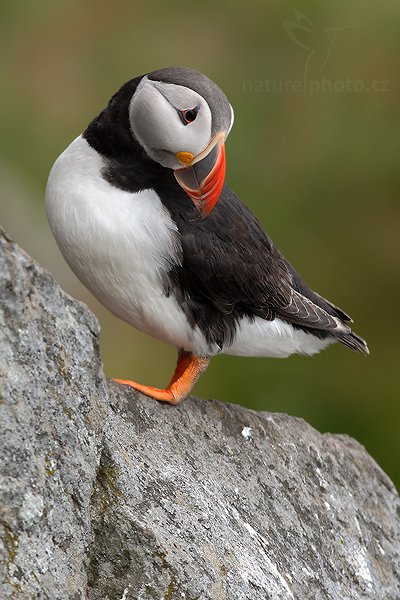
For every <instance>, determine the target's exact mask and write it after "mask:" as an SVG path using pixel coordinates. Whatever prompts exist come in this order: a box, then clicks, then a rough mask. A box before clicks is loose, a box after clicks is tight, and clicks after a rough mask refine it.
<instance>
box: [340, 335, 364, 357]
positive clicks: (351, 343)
mask: <svg viewBox="0 0 400 600" xmlns="http://www.w3.org/2000/svg"><path fill="white" fill-rule="evenodd" d="M335 338H336V339H337V340H338V341H339V342H341V343H342V344H344V345H345V346H347V347H348V348H351V349H352V350H356V351H357V352H362V353H363V354H369V349H368V346H367V342H366V341H365V340H363V339H362V337H360V336H359V335H357V334H356V333H354V332H353V331H351V332H350V333H338V334H336V335H335Z"/></svg>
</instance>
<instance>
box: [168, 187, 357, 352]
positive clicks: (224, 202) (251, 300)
mask: <svg viewBox="0 0 400 600" xmlns="http://www.w3.org/2000/svg"><path fill="white" fill-rule="evenodd" d="M166 204H167V207H168V209H169V210H170V211H171V213H172V216H173V219H174V221H175V222H176V224H177V226H178V230H179V233H180V238H181V243H182V248H183V260H182V264H181V265H179V266H177V267H174V268H173V270H172V271H171V273H170V283H172V284H173V285H170V286H169V288H168V289H169V290H170V291H172V290H174V291H175V293H177V295H178V300H179V301H180V303H181V305H182V306H183V308H184V310H185V311H186V314H187V316H188V317H189V318H190V320H191V322H192V323H193V324H196V325H198V326H199V327H200V328H201V330H202V331H203V332H204V333H205V335H206V337H207V339H208V340H209V341H210V342H216V343H218V344H220V345H222V344H223V343H224V342H225V343H226V342H228V343H229V339H230V338H231V337H232V335H233V334H234V331H235V328H236V324H237V321H238V319H239V318H241V317H242V316H243V315H247V316H249V317H250V318H254V317H255V316H260V317H262V318H264V319H268V320H272V319H274V318H275V317H276V316H279V317H280V318H282V319H284V320H286V321H287V322H289V323H292V324H293V325H295V326H297V327H299V328H302V329H304V330H306V331H312V332H313V333H315V334H317V335H320V336H321V337H325V336H326V335H334V336H335V337H338V338H339V337H342V336H344V337H345V338H346V337H347V336H348V335H349V334H351V330H350V328H349V327H348V325H346V323H345V321H349V320H350V318H349V317H348V315H346V313H344V312H343V311H342V310H341V309H339V308H337V307H335V306H334V305H333V304H331V303H330V302H328V301H327V300H325V299H324V298H322V297H321V296H319V295H318V294H316V293H315V292H313V291H312V290H311V289H310V288H309V287H308V286H307V285H306V284H305V282H304V281H303V280H302V279H301V277H300V276H299V275H298V274H297V273H296V271H295V270H294V269H293V267H292V266H291V265H290V263H289V262H288V261H287V260H286V259H285V258H284V257H283V255H282V254H281V253H280V252H279V250H278V249H277V248H276V247H275V246H274V244H273V243H272V241H271V239H270V238H269V237H268V235H267V234H266V233H265V231H264V230H263V228H262V227H261V225H260V223H259V222H258V221H257V219H256V218H255V216H254V215H253V214H252V213H251V211H250V210H249V209H248V208H247V207H246V206H245V205H244V204H242V203H241V202H240V200H239V199H238V198H237V196H236V195H235V194H234V193H233V192H232V191H231V190H230V189H229V188H228V187H227V186H225V187H224V189H223V192H222V194H221V196H220V198H219V200H218V202H217V204H216V206H215V208H214V210H213V211H212V212H211V214H210V215H209V216H208V217H207V218H206V219H201V218H200V217H199V216H198V214H197V212H196V210H195V209H194V208H193V207H192V206H190V204H189V203H188V201H187V197H186V195H185V196H184V197H183V198H182V197H181V196H180V197H179V198H178V199H177V196H176V195H175V202H174V203H171V202H166ZM167 287H168V286H167ZM176 290H178V292H176ZM221 317H223V318H221ZM342 341H343V340H342Z"/></svg>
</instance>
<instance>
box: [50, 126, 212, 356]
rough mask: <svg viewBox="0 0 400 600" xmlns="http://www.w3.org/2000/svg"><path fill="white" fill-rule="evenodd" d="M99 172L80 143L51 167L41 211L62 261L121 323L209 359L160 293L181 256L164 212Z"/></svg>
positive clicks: (146, 194)
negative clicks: (45, 209)
mask: <svg viewBox="0 0 400 600" xmlns="http://www.w3.org/2000/svg"><path fill="white" fill-rule="evenodd" d="M103 166H104V164H103V161H102V158H101V156H100V155H99V154H98V153H97V152H96V151H95V150H94V149H93V148H91V147H90V146H89V144H88V143H87V141H86V140H85V139H84V138H82V137H81V136H79V137H78V138H77V139H76V140H75V141H74V142H72V144H71V145H70V146H69V147H68V148H67V149H66V150H65V152H64V153H63V154H62V155H61V156H60V157H59V158H58V159H57V161H56V163H55V164H54V166H53V168H52V171H51V173H50V177H49V181H48V184H47V189H46V208H47V213H48V218H49V222H50V226H51V229H52V231H53V234H54V236H55V238H56V240H57V243H58V246H59V248H60V250H61V252H62V253H63V255H64V258H65V259H66V261H67V262H68V264H69V265H70V267H71V268H72V270H73V271H74V272H75V274H76V275H77V276H78V277H79V279H80V280H81V281H82V283H83V284H84V285H85V286H86V287H87V288H88V289H89V290H90V291H91V292H92V293H93V294H94V295H95V296H96V298H97V299H98V300H99V301H100V302H102V304H104V305H105V306H106V307H107V308H108V309H109V310H111V311H112V312H113V313H114V314H115V315H117V316H118V317H120V318H121V319H123V320H125V321H127V322H128V323H130V324H132V325H134V326H135V327H136V328H138V329H140V330H141V331H143V332H145V333H147V334H149V335H152V336H154V337H156V338H158V339H161V340H163V341H165V342H168V343H170V344H173V345H175V346H176V347H178V348H184V349H186V350H189V351H193V352H197V353H198V354H204V355H205V354H207V353H210V352H211V353H212V352H213V349H212V348H210V347H209V346H208V344H207V343H206V340H205V338H204V336H203V335H202V334H201V332H200V331H199V329H198V328H195V329H193V328H192V327H191V326H190V325H189V323H188V321H187V319H186V317H185V315H184V312H183V311H182V310H181V309H180V307H179V305H178V303H177V302H176V300H175V298H174V297H173V296H172V295H170V296H169V297H167V296H166V295H165V293H164V290H163V275H165V274H166V273H167V272H168V271H169V270H170V268H171V267H172V266H173V264H174V263H175V264H177V263H179V262H180V253H181V248H180V244H179V241H178V237H177V229H176V225H175V224H174V222H173V221H172V219H171V217H170V215H169V213H168V211H167V210H166V209H165V208H164V206H163V205H162V203H161V201H160V199H159V198H158V196H157V194H156V193H155V192H154V191H153V190H144V191H142V192H138V193H134V194H133V193H129V192H124V191H122V190H119V189H117V188H115V187H114V186H112V185H110V184H109V183H107V182H106V181H105V180H104V179H103V178H101V176H100V172H101V169H102V168H103ZM166 257H170V260H169V261H168V259H167V258H166ZM215 350H216V349H215Z"/></svg>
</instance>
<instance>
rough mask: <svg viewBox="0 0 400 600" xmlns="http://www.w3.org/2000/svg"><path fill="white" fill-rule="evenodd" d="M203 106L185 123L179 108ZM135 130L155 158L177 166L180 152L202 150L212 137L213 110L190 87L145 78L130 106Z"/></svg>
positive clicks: (171, 165)
mask: <svg viewBox="0 0 400 600" xmlns="http://www.w3.org/2000/svg"><path fill="white" fill-rule="evenodd" d="M195 106H199V111H198V113H197V117H196V119H195V121H193V122H192V123H189V124H187V125H184V124H183V123H182V121H181V119H180V118H179V115H178V112H177V111H178V110H186V109H190V108H194V107H195ZM129 114H130V123H131V128H132V132H133V134H134V135H135V137H136V138H137V140H138V141H139V143H140V144H141V146H142V147H143V148H144V149H145V150H146V152H147V154H148V155H149V156H150V158H152V159H153V160H155V161H157V162H159V163H160V164H162V165H163V166H166V167H169V168H172V169H176V168H180V167H181V165H180V163H179V162H178V161H177V159H176V156H175V155H176V153H177V152H191V153H192V154H194V155H195V156H196V155H197V154H199V153H200V152H202V151H203V150H204V149H205V148H206V146H207V145H208V144H209V142H210V140H211V121H212V118H211V111H210V108H209V106H208V104H207V102H206V101H205V100H204V98H202V96H200V95H199V94H197V93H196V92H194V91H193V90H190V89H189V88H185V87H183V86H179V85H174V84H164V83H160V82H153V81H149V80H148V79H147V78H144V79H143V81H142V82H141V83H140V85H139V87H138V89H137V91H136V93H135V94H134V96H133V98H132V100H131V104H130V107H129Z"/></svg>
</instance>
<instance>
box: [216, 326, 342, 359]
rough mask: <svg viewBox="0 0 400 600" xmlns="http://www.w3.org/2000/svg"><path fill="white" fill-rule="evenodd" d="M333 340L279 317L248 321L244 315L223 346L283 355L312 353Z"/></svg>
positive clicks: (242, 351)
mask: <svg viewBox="0 0 400 600" xmlns="http://www.w3.org/2000/svg"><path fill="white" fill-rule="evenodd" d="M333 341H334V340H333V338H331V339H323V340H321V339H319V338H317V337H315V336H313V335H311V334H309V333H306V332H305V331H302V330H300V329H295V328H294V327H293V326H292V325H290V323H286V322H285V321H282V320H281V319H278V318H276V319H274V320H273V321H266V320H265V319H261V318H260V317H256V318H255V319H254V320H253V321H250V319H248V318H247V317H244V318H243V319H241V321H240V322H239V324H238V328H237V331H236V336H235V339H234V340H233V343H232V344H231V346H229V347H227V348H225V349H224V353H225V354H232V355H234V356H270V357H273V358H286V357H287V356H290V355H291V354H309V355H311V354H315V353H317V352H320V350H323V349H324V348H326V347H327V346H328V345H329V344H332V343H333Z"/></svg>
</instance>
